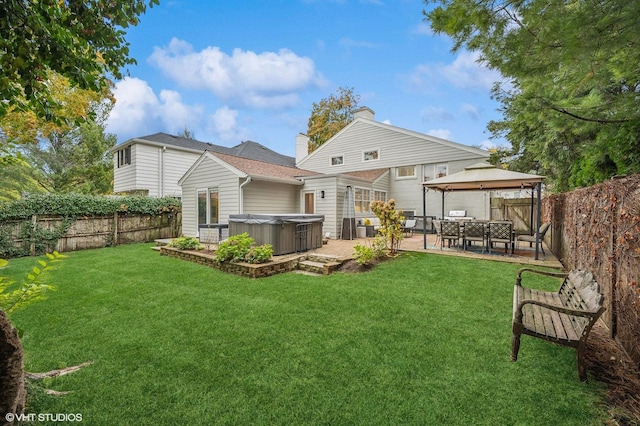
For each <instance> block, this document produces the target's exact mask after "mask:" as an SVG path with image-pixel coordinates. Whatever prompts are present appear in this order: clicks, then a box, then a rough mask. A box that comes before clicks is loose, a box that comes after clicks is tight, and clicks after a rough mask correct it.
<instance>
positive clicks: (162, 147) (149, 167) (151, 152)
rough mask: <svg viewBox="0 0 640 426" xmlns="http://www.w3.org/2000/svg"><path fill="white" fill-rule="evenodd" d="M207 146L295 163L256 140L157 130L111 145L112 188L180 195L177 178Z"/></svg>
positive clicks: (287, 163)
mask: <svg viewBox="0 0 640 426" xmlns="http://www.w3.org/2000/svg"><path fill="white" fill-rule="evenodd" d="M207 150H209V151H213V152H220V153H225V154H230V155H236V156H238V157H242V158H249V159H261V160H264V161H267V162H270V163H273V164H279V165H286V166H293V165H294V164H295V160H294V158H292V157H288V156H286V155H282V154H278V153H276V152H274V151H272V150H270V149H268V148H266V147H264V146H262V145H260V144H258V143H256V142H251V141H245V142H242V143H240V144H239V145H236V146H234V147H231V148H229V147H224V146H219V145H213V144H211V143H206V142H200V141H196V140H193V139H186V138H182V137H178V136H173V135H168V134H166V133H156V134H153V135H148V136H142V137H139V138H134V139H131V140H128V141H126V142H124V143H122V144H120V145H117V146H116V147H114V148H112V150H111V152H112V154H113V156H114V163H113V167H114V183H113V192H114V193H116V194H119V193H129V194H131V193H135V194H143V195H148V196H150V197H164V196H169V197H176V198H181V197H182V188H181V187H180V185H179V184H178V180H179V179H180V178H181V177H182V176H183V175H184V174H185V173H186V172H187V170H189V168H190V167H191V166H192V165H193V163H194V162H195V161H196V160H197V159H198V158H199V157H200V155H202V153H203V152H204V151H207Z"/></svg>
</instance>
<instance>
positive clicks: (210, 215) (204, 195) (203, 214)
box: [198, 188, 220, 225]
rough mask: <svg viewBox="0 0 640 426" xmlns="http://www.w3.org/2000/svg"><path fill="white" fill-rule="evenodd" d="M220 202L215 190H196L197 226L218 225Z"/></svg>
mask: <svg viewBox="0 0 640 426" xmlns="http://www.w3.org/2000/svg"><path fill="white" fill-rule="evenodd" d="M219 207H220V200H219V194H218V189H217V188H209V189H199V190H198V225H201V224H205V223H218V212H219Z"/></svg>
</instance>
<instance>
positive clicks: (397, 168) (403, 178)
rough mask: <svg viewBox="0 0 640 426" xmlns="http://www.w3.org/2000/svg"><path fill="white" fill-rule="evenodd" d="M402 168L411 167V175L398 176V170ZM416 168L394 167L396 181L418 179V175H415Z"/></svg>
mask: <svg viewBox="0 0 640 426" xmlns="http://www.w3.org/2000/svg"><path fill="white" fill-rule="evenodd" d="M402 167H413V175H408V176H399V175H398V173H399V172H400V169H401V168H402ZM416 169H417V167H416V166H398V167H396V180H408V179H411V180H415V179H416V178H417V177H418V173H416Z"/></svg>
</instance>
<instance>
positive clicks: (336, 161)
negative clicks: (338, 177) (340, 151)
mask: <svg viewBox="0 0 640 426" xmlns="http://www.w3.org/2000/svg"><path fill="white" fill-rule="evenodd" d="M340 164H344V156H342V155H338V156H335V157H331V165H332V166H339V165H340Z"/></svg>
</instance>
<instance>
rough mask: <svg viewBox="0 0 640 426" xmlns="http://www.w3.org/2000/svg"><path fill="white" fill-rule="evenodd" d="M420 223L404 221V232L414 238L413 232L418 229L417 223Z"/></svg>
mask: <svg viewBox="0 0 640 426" xmlns="http://www.w3.org/2000/svg"><path fill="white" fill-rule="evenodd" d="M417 222H418V221H417V220H415V219H407V220H405V221H404V224H403V225H402V232H403V233H405V234H407V235H409V236H411V237H413V232H414V230H415V229H416V223H417Z"/></svg>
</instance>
